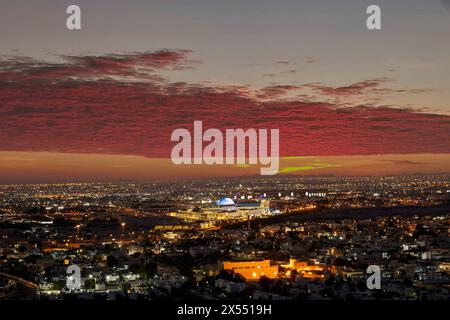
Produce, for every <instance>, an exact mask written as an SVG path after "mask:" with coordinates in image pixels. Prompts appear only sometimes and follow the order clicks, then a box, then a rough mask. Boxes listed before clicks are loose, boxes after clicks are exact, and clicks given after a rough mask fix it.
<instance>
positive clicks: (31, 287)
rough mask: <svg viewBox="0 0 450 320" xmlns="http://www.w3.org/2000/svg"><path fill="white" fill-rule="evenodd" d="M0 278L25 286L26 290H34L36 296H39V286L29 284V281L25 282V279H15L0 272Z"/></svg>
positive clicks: (32, 283)
mask: <svg viewBox="0 0 450 320" xmlns="http://www.w3.org/2000/svg"><path fill="white" fill-rule="evenodd" d="M0 277H2V278H6V279H9V280H13V281H16V282H17V283H20V284H22V285H24V286H26V287H27V288H30V289H33V290H35V292H36V294H37V295H39V286H38V285H37V284H36V283H34V282H31V281H28V280H25V279H22V278H19V277H16V276H14V275H12V274H9V273H4V272H0Z"/></svg>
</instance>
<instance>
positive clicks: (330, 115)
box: [0, 51, 450, 158]
mask: <svg viewBox="0 0 450 320" xmlns="http://www.w3.org/2000/svg"><path fill="white" fill-rule="evenodd" d="M189 66H190V63H189V62H188V61H187V60H186V52H184V51H175V52H161V51H158V52H155V53H146V54H142V55H140V54H131V55H109V56H104V57H71V58H68V57H66V61H65V62H64V63H61V64H50V65H48V64H47V65H46V64H44V63H42V62H35V61H34V60H32V59H26V58H22V59H16V60H14V59H9V60H7V61H3V62H1V63H0V96H1V97H2V99H1V102H0V119H1V121H2V125H1V126H0V150H3V151H52V152H78V153H104V154H128V155H142V156H147V157H164V158H168V157H169V156H170V150H171V147H172V143H171V142H170V135H171V132H172V131H173V130H174V129H176V128H180V127H185V128H189V129H191V128H192V125H193V122H194V120H202V121H203V124H204V127H205V128H208V127H214V128H220V129H225V128H230V127H231V128H237V127H239V128H268V129H270V128H279V129H280V135H281V137H280V139H281V140H280V147H281V154H282V155H283V156H293V155H356V154H361V155H365V154H391V153H450V117H449V116H446V115H435V114H424V113H418V112H414V111H411V110H407V109H400V108H390V107H379V108H370V107H365V106H358V107H351V108H350V107H348V108H339V107H338V106H336V105H334V104H329V103H321V102H308V101H307V100H302V101H289V102H286V101H279V102H273V101H272V102H267V101H262V100H259V99H258V98H252V96H253V95H252V90H250V89H249V88H247V87H245V86H235V87H228V88H220V87H205V86H202V85H196V84H189V83H169V82H168V81H167V80H165V79H163V78H158V76H157V75H156V74H154V75H153V74H152V76H154V78H152V77H149V76H148V74H147V72H142V71H140V70H136V69H139V68H149V69H150V70H151V71H152V72H153V71H156V70H158V69H161V68H175V69H176V68H180V67H189ZM142 73H144V74H145V75H144V77H140V76H141V74H142ZM111 75H114V76H116V77H111ZM129 75H132V76H136V77H137V78H139V79H137V80H139V81H137V80H136V81H130V80H129V79H127V80H122V79H120V77H127V76H129ZM92 77H97V78H98V79H99V80H96V81H94V80H93V79H92ZM143 79H145V80H146V81H142V80H143ZM380 82H383V80H368V81H366V82H361V83H358V84H354V85H351V86H349V87H342V88H335V90H334V91H331V93H333V92H334V93H336V92H338V93H337V94H355V93H359V92H363V91H364V90H366V89H368V88H369V89H370V88H375V87H376V86H378V85H379V84H380ZM297 88H298V87H296V86H272V87H268V88H265V89H264V90H263V94H265V95H266V97H268V96H272V97H276V96H277V95H278V94H283V93H286V92H288V91H289V90H295V89H297ZM317 90H324V89H323V88H322V89H319V88H317ZM336 90H337V91H336ZM325 91H326V90H325ZM325 91H324V92H325Z"/></svg>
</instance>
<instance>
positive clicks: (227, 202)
mask: <svg viewBox="0 0 450 320" xmlns="http://www.w3.org/2000/svg"><path fill="white" fill-rule="evenodd" d="M216 205H217V206H234V205H235V203H234V201H233V199H231V198H220V199H219V200H217V201H216Z"/></svg>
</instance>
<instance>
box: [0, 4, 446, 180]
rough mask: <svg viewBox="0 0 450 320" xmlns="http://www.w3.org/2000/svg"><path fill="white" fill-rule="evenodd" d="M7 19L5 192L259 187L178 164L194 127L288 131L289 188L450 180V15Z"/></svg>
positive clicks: (5, 8) (254, 7) (2, 100)
mask: <svg viewBox="0 0 450 320" xmlns="http://www.w3.org/2000/svg"><path fill="white" fill-rule="evenodd" d="M69 4H78V5H79V6H80V7H81V10H82V30H79V31H69V30H67V29H66V27H65V20H66V17H67V15H66V14H65V11H66V7H67V6H68V5H69ZM370 4H378V5H379V6H380V7H381V10H382V11H381V12H382V19H381V21H382V30H368V29H367V28H366V18H367V14H366V13H365V12H366V8H367V6H368V5H370ZM0 7H1V8H0V9H1V10H0V26H1V27H0V43H1V46H0V119H1V122H2V125H1V126H0V172H2V174H1V175H0V183H15V182H18V183H26V182H52V181H58V182H61V181H90V180H94V181H96V180H101V181H110V180H111V181H112V180H114V181H116V180H142V179H144V180H145V179H176V178H180V177H181V178H184V177H186V178H200V177H201V178H203V177H216V176H236V175H242V174H257V171H256V170H254V168H251V167H237V166H220V167H214V166H212V167H211V166H200V167H195V168H194V167H193V166H191V167H176V166H175V165H173V164H171V161H170V151H171V148H172V146H173V143H171V141H170V134H171V132H172V131H173V130H174V129H176V128H180V127H185V128H192V124H193V121H194V120H202V121H203V123H204V126H205V127H208V128H219V129H224V128H244V129H245V128H267V129H270V128H279V129H280V151H281V156H282V157H283V159H282V166H281V171H280V172H281V174H283V173H290V174H314V175H317V174H342V175H352V174H355V175H361V174H410V173H433V172H435V173H442V172H445V173H448V172H450V41H449V40H450V39H449V37H450V1H441V0H430V1H420V0H408V1H406V0H405V1H401V0H396V1H359V0H345V1H323V0H315V1H312V0H311V1H294V0H290V1H287V0H282V1H266V0H258V1H256V0H255V1H250V0H248V1H246V0H240V1H234V0H230V1H214V0H209V1H206V0H205V1H203V0H195V1H194V0H192V1H190V0H183V1H145V0H139V1H136V0H133V1H126V2H125V1H116V0H111V1H107V2H106V1H100V0H89V1H87V0H78V1H58V2H56V1H50V0H42V1H35V2H32V3H30V1H23V0H18V1H14V2H6V1H2V2H1V4H0Z"/></svg>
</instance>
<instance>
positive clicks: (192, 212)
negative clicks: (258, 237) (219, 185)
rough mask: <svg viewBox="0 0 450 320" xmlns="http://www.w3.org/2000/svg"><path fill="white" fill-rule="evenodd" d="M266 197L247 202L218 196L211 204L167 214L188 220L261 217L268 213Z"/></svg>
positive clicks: (216, 220) (201, 220)
mask: <svg viewBox="0 0 450 320" xmlns="http://www.w3.org/2000/svg"><path fill="white" fill-rule="evenodd" d="M269 203H270V201H269V200H267V199H257V200H254V201H247V202H235V201H234V200H233V199H231V198H220V199H219V200H217V201H216V202H214V203H213V204H208V205H203V206H201V207H195V208H191V209H188V210H186V211H178V212H172V213H170V214H169V216H172V217H176V218H179V219H182V220H184V221H189V222H206V223H207V224H208V223H209V224H214V223H215V222H220V221H227V220H236V221H243V220H247V219H249V218H254V217H261V216H264V215H268V214H269Z"/></svg>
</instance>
